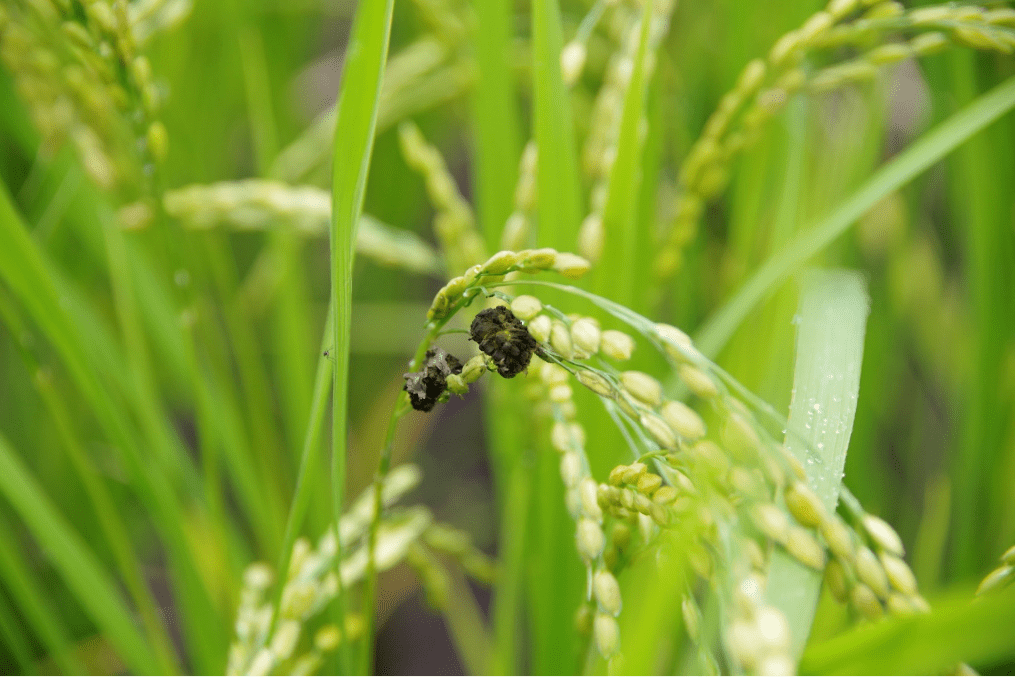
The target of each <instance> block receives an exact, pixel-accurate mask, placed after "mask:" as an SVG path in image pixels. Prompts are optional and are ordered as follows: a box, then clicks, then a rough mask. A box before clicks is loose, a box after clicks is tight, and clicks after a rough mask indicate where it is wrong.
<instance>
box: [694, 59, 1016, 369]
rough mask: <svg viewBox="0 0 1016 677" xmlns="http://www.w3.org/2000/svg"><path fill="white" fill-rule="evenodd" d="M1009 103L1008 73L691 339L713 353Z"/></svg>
mask: <svg viewBox="0 0 1016 677" xmlns="http://www.w3.org/2000/svg"><path fill="white" fill-rule="evenodd" d="M1012 107H1013V80H1012V79H1011V78H1010V79H1009V80H1007V81H1006V82H1004V83H1002V84H1001V85H999V86H997V87H995V88H994V89H992V90H991V91H990V92H988V93H986V94H983V95H981V96H980V97H979V98H978V99H977V100H976V101H974V102H973V103H971V104H970V105H969V106H967V107H966V108H964V109H963V110H961V111H959V112H958V113H956V114H955V115H953V116H952V117H950V118H949V119H948V120H946V121H944V122H943V123H942V124H940V125H938V126H937V127H935V128H934V129H932V130H931V131H930V132H928V133H926V134H925V135H924V136H922V137H921V138H920V139H918V140H917V141H915V142H914V143H913V144H911V145H910V146H909V147H908V148H907V149H906V150H905V151H903V152H902V153H900V154H899V155H897V156H896V157H894V158H893V159H892V160H890V161H889V162H888V163H886V164H885V165H884V166H882V167H880V168H879V169H878V171H876V172H875V173H874V174H872V175H871V178H869V179H868V180H867V181H865V183H864V184H863V185H862V186H861V187H860V188H859V189H858V190H857V191H855V192H854V193H853V194H852V195H851V196H849V197H848V198H847V199H846V200H844V201H843V202H841V203H840V204H839V205H838V206H837V207H836V208H835V209H833V210H832V212H830V214H829V215H828V216H826V217H825V218H824V219H822V220H821V221H819V223H818V224H817V225H815V227H813V228H810V229H807V230H805V231H804V232H803V233H802V234H801V235H800V236H799V237H798V238H797V239H795V241H794V243H793V244H792V245H791V246H789V247H787V248H785V249H783V250H781V251H780V252H779V253H777V254H775V255H774V256H772V257H771V258H770V259H769V260H768V261H766V262H765V263H764V264H763V265H762V266H760V267H759V268H758V270H756V271H755V273H754V274H753V275H752V276H751V278H749V279H748V281H747V282H745V283H744V285H743V286H742V287H741V288H740V290H738V292H737V293H736V294H734V296H733V298H731V299H730V300H729V301H727V302H726V303H725V304H724V305H723V306H722V307H721V308H720V309H719V310H718V311H717V312H716V313H714V314H713V316H712V317H711V318H710V319H709V320H707V321H706V322H705V323H704V324H703V325H702V328H701V329H699V331H698V332H697V333H696V334H695V344H696V345H697V346H698V349H699V350H700V351H701V352H702V353H703V354H704V355H706V356H708V357H715V356H716V355H717V353H719V351H720V350H721V349H722V348H723V346H724V345H726V343H727V341H728V340H729V339H730V337H731V336H732V335H733V333H734V331H735V330H736V329H737V327H738V326H740V324H741V323H742V322H743V321H744V319H745V318H746V317H747V316H748V314H749V313H750V312H751V311H752V309H753V308H754V307H755V306H756V305H757V304H758V302H759V301H761V300H762V299H763V298H765V297H766V295H767V294H769V293H770V292H771V291H772V290H773V289H774V288H775V286H776V285H777V284H779V283H780V282H782V281H784V280H786V279H787V278H788V277H789V276H790V275H791V274H793V272H794V271H796V270H797V269H798V268H800V266H802V265H803V264H804V263H805V262H806V261H807V260H808V259H809V258H811V257H812V256H814V255H815V254H817V253H818V252H820V251H822V249H823V248H825V247H826V246H827V245H828V244H829V243H830V242H832V241H833V240H835V239H836V238H837V237H838V236H839V235H841V234H842V233H843V232H844V231H846V230H847V229H848V228H849V227H850V226H851V225H853V223H854V222H856V221H857V219H859V218H860V217H861V216H863V215H864V214H865V213H866V212H867V211H868V210H869V209H871V207H872V206H873V205H875V203H877V202H878V201H879V200H880V199H882V198H883V197H885V196H886V195H888V194H889V193H891V192H893V191H895V190H897V189H899V187H900V186H902V185H903V184H905V183H906V182H908V181H910V180H911V179H913V178H914V177H915V176H917V175H918V174H920V173H921V172H923V171H924V170H926V169H928V168H929V167H931V165H933V164H934V163H935V162H937V161H939V160H940V159H942V157H944V156H945V155H946V154H947V153H949V152H950V151H952V150H953V149H954V148H956V147H957V146H958V145H960V144H961V143H963V142H964V141H966V140H967V139H969V138H970V137H971V136H973V135H974V134H976V133H977V132H978V131H980V130H982V129H984V128H985V127H986V126H988V125H989V124H991V123H992V122H994V121H995V120H997V119H998V118H999V117H1001V116H1002V115H1003V114H1004V113H1006V112H1007V111H1009V110H1011V109H1012Z"/></svg>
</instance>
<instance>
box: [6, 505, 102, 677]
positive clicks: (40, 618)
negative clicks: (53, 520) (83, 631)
mask: <svg viewBox="0 0 1016 677" xmlns="http://www.w3.org/2000/svg"><path fill="white" fill-rule="evenodd" d="M0 543H4V544H5V547H2V548H0V579H2V580H3V582H4V585H5V587H6V588H7V591H8V592H9V593H10V595H11V598H12V601H13V603H14V604H15V605H17V607H18V609H19V610H20V611H21V615H22V617H23V619H24V622H25V625H27V626H28V628H31V630H32V631H34V632H35V634H36V636H37V637H38V638H39V639H40V640H41V641H42V645H43V647H45V649H46V651H48V652H49V655H48V658H50V659H52V661H53V663H54V664H55V665H56V667H58V668H59V669H60V670H61V671H63V673H64V674H67V675H83V674H85V668H84V666H83V665H82V664H81V662H80V661H79V660H78V659H77V657H76V656H75V655H74V651H73V645H72V644H71V637H70V633H69V632H68V630H67V628H65V627H64V624H63V620H62V619H61V616H60V613H59V612H58V611H57V609H55V608H54V607H53V605H52V604H51V603H50V601H49V599H48V598H47V597H46V595H45V593H44V592H43V587H42V585H41V584H40V583H39V582H38V581H37V580H36V578H35V577H34V576H33V575H32V573H31V570H30V569H29V568H28V565H27V564H26V563H25V562H24V559H23V556H22V553H21V551H20V550H19V549H18V548H15V547H7V546H8V545H13V544H15V543H17V540H16V539H15V538H14V535H13V534H12V533H11V530H10V527H9V525H8V524H7V522H6V520H5V519H0Z"/></svg>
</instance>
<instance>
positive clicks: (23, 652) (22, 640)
mask: <svg viewBox="0 0 1016 677" xmlns="http://www.w3.org/2000/svg"><path fill="white" fill-rule="evenodd" d="M18 621H19V619H18V614H17V613H16V612H15V611H14V607H12V606H11V604H10V602H8V601H7V597H6V595H3V594H0V637H3V645H4V648H5V649H6V650H7V651H10V653H11V656H12V657H13V658H14V665H10V664H5V665H3V667H4V668H5V670H4V672H5V673H6V674H8V675H13V674H15V673H17V674H20V675H37V674H39V673H38V671H37V670H36V669H35V661H34V660H33V659H32V650H31V648H30V647H29V646H28V634H27V632H26V628H25V627H24V625H23V624H22V623H19V622H18ZM12 668H13V669H12ZM60 669H61V670H66V669H65V668H60Z"/></svg>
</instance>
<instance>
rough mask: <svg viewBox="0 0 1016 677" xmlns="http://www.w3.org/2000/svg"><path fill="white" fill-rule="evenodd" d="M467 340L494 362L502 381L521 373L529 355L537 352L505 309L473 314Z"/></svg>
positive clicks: (526, 330) (531, 336)
mask: <svg viewBox="0 0 1016 677" xmlns="http://www.w3.org/2000/svg"><path fill="white" fill-rule="evenodd" d="M469 337H470V339H472V340H473V341H476V343H477V344H478V345H479V347H480V350H481V351H482V352H483V353H484V354H486V355H489V356H490V357H491V359H493V360H494V364H495V365H496V366H497V373H499V374H501V376H503V377H504V378H512V377H514V376H515V375H516V374H521V373H522V372H523V371H525V370H526V367H528V366H529V360H531V359H532V357H533V353H534V352H535V351H537V350H539V348H540V344H539V343H538V342H537V341H536V339H534V338H533V335H532V334H530V333H529V330H528V329H526V327H525V325H523V324H522V321H521V320H519V318H517V317H515V315H514V314H513V313H512V311H510V310H509V309H508V306H497V307H496V308H487V309H486V310H481V311H480V312H479V313H477V314H476V317H474V318H473V323H472V324H471V325H469Z"/></svg>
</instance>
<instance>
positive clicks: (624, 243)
mask: <svg viewBox="0 0 1016 677" xmlns="http://www.w3.org/2000/svg"><path fill="white" fill-rule="evenodd" d="M653 9H654V5H653V3H651V2H646V3H643V5H642V23H641V27H640V31H639V48H638V54H637V55H636V57H635V65H634V68H633V69H632V74H631V78H629V80H628V89H627V91H626V92H625V95H624V109H623V111H622V113H621V125H620V128H619V130H618V137H617V157H616V159H615V160H614V164H613V166H612V167H611V170H610V181H609V183H608V184H607V201H606V203H605V205H604V207H603V230H604V237H605V238H606V241H607V242H610V243H611V246H610V247H608V248H607V255H606V256H604V257H603V261H602V262H601V264H600V265H599V266H597V268H596V276H597V282H598V284H597V290H598V291H599V293H600V294H607V295H609V296H610V297H611V298H612V299H613V300H614V301H617V302H618V303H620V304H621V305H624V306H628V307H631V306H633V305H634V296H635V294H634V291H635V282H634V280H635V277H636V276H635V275H632V274H631V271H634V270H636V269H637V265H636V250H637V248H638V241H639V239H640V238H639V235H640V233H639V232H638V222H637V221H636V219H635V216H636V214H637V208H638V193H639V185H640V183H641V180H642V177H641V176H640V168H641V159H642V144H641V143H640V141H639V123H640V122H641V120H642V116H643V115H644V113H645V99H646V85H645V71H646V55H647V54H648V53H649V27H650V25H651V23H652V18H653ZM642 235H643V236H642V238H641V239H642V240H648V237H646V235H645V234H642Z"/></svg>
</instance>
